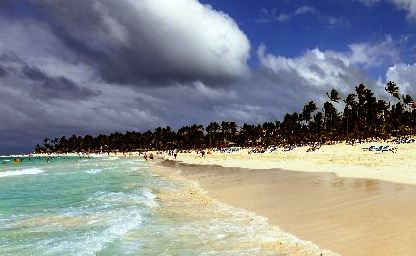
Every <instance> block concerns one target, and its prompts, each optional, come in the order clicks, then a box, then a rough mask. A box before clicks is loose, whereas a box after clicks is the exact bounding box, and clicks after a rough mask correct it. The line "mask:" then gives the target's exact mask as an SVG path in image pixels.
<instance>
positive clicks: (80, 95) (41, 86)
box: [0, 52, 99, 100]
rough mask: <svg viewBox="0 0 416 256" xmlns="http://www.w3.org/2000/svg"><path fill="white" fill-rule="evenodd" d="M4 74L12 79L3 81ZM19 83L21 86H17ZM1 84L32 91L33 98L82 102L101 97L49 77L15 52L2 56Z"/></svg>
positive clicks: (62, 80)
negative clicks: (82, 100) (81, 100)
mask: <svg viewBox="0 0 416 256" xmlns="http://www.w3.org/2000/svg"><path fill="white" fill-rule="evenodd" d="M2 71H3V72H2ZM2 73H4V74H6V73H8V74H9V76H11V79H10V78H9V79H8V80H7V81H6V80H2V79H1V77H2ZM3 76H4V75H3ZM13 78H14V80H13ZM18 81H19V82H18ZM18 83H20V84H19V85H17V84H18ZM0 84H2V86H9V87H10V86H12V87H14V88H15V89H16V87H17V86H20V87H21V88H25V90H26V91H30V92H31V95H32V96H33V97H36V98H40V99H54V98H63V99H71V100H80V99H86V98H90V97H93V96H97V95H99V91H93V90H90V89H88V88H82V87H81V86H79V85H78V84H76V83H75V82H73V81H71V80H70V79H68V78H66V77H63V76H51V75H48V74H47V73H45V72H44V71H42V70H41V69H39V68H38V67H36V66H30V65H29V64H27V63H25V62H24V61H23V60H22V59H21V58H20V57H19V56H18V55H17V54H15V53H13V52H6V53H4V54H0Z"/></svg>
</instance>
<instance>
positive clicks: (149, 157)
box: [143, 153, 153, 161]
mask: <svg viewBox="0 0 416 256" xmlns="http://www.w3.org/2000/svg"><path fill="white" fill-rule="evenodd" d="M143 158H144V160H145V161H147V159H150V160H153V153H150V154H149V155H147V153H144V155H143Z"/></svg>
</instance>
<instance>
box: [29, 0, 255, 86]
mask: <svg viewBox="0 0 416 256" xmlns="http://www.w3.org/2000/svg"><path fill="white" fill-rule="evenodd" d="M32 3H33V6H34V7H36V8H38V9H39V10H41V11H42V13H43V14H44V15H45V16H46V17H47V19H48V20H51V24H53V25H51V27H52V28H53V31H54V34H55V35H56V36H57V37H58V38H60V39H61V40H62V41H63V42H64V43H65V45H66V46H67V47H68V48H69V49H71V50H72V51H74V52H75V53H76V54H77V56H78V57H79V58H81V59H82V60H83V61H85V62H87V63H88V64H90V65H92V66H94V67H95V68H96V69H97V70H98V71H99V72H100V74H101V77H102V78H104V79H105V80H106V81H107V82H110V83H119V84H120V83H121V84H135V85H137V84H140V85H149V86H156V85H160V84H164V82H169V81H179V82H190V81H195V80H202V81H215V82H220V81H230V80H232V79H236V78H239V77H241V76H242V75H244V74H245V73H246V72H247V67H246V60H247V58H248V52H249V48H250V46H249V42H248V40H247V38H246V36H245V34H244V33H242V32H241V31H240V30H239V29H238V27H237V25H236V24H235V23H234V21H233V20H232V19H231V18H229V17H228V16H225V15H223V14H218V13H217V12H216V11H213V10H211V9H210V8H208V7H204V6H202V5H200V4H199V3H197V2H193V1H176V3H172V1H166V0H163V1H153V0H152V1H150V0H143V1H111V0H102V1H97V0H93V1H82V0H73V1H32ZM176 5H177V6H176ZM182 12H183V13H182ZM185 17H186V18H185ZM204 18H205V19H204ZM175 22H176V23H177V24H174V23H175ZM143 81H150V83H148V82H143Z"/></svg>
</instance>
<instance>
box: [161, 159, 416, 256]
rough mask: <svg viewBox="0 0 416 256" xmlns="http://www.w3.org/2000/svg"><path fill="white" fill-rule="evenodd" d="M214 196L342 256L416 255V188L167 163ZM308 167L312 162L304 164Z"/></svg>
mask: <svg viewBox="0 0 416 256" xmlns="http://www.w3.org/2000/svg"><path fill="white" fill-rule="evenodd" d="M162 165H164V166H167V167H173V168H175V169H180V170H181V171H182V175H184V176H185V177H187V178H190V179H193V180H196V181H198V182H199V183H200V184H201V185H202V187H203V188H204V189H206V190H208V194H209V196H211V197H213V198H216V199H218V200H220V201H222V202H224V203H227V204H229V205H231V206H234V207H239V208H245V209H247V210H249V211H252V212H255V213H257V214H259V215H261V216H264V217H268V218H269V220H270V223H271V224H273V225H276V226H279V227H280V228H282V229H283V230H285V231H287V232H288V233H291V234H293V235H295V236H297V237H299V238H300V239H303V240H309V241H312V242H313V243H315V244H317V245H319V246H320V247H323V248H326V249H329V250H331V251H333V252H335V253H340V254H342V255H416V186H414V185H405V184H397V183H391V182H385V181H378V180H370V179H354V178H341V177H338V176H336V175H335V174H331V173H303V172H293V171H285V170H280V169H269V170H250V169H242V168H225V167H219V166H203V165H188V164H182V163H178V162H174V161H164V162H162ZM305 168H307V166H305Z"/></svg>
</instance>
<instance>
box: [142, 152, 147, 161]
mask: <svg viewBox="0 0 416 256" xmlns="http://www.w3.org/2000/svg"><path fill="white" fill-rule="evenodd" d="M143 158H144V160H145V161H147V153H144V156H143Z"/></svg>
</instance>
